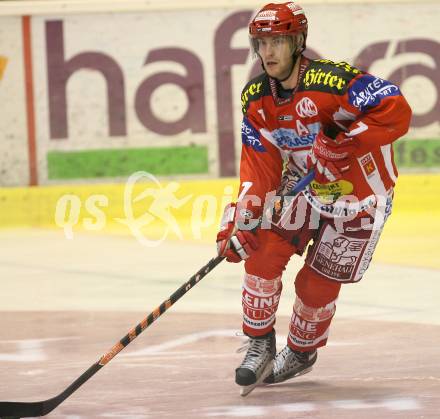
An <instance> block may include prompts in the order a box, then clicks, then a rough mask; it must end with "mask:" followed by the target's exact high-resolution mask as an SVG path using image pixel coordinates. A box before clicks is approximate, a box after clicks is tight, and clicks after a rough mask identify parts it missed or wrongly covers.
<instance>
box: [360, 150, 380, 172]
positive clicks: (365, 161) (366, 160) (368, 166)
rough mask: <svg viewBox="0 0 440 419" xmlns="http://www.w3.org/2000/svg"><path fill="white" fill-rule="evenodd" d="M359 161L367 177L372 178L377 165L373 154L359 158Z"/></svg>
mask: <svg viewBox="0 0 440 419" xmlns="http://www.w3.org/2000/svg"><path fill="white" fill-rule="evenodd" d="M359 161H360V163H361V166H362V170H363V171H364V173H365V175H366V176H367V177H369V176H371V175H372V174H373V173H374V172H375V171H376V170H377V168H376V164H375V163H374V159H373V156H372V154H371V153H368V154H366V155H365V156H362V157H360V158H359Z"/></svg>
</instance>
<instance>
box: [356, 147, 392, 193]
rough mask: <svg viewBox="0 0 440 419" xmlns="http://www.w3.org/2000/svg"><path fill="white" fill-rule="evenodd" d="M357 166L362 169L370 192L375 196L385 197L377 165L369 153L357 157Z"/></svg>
mask: <svg viewBox="0 0 440 419" xmlns="http://www.w3.org/2000/svg"><path fill="white" fill-rule="evenodd" d="M357 160H358V162H359V166H360V167H361V169H362V173H363V174H364V177H365V180H366V181H367V183H368V185H370V188H371V190H372V191H373V193H374V194H375V195H379V196H387V191H386V189H385V185H384V183H383V181H382V178H381V176H380V173H379V170H378V167H377V163H376V161H375V160H374V158H373V155H372V154H371V153H367V154H364V155H363V156H361V157H358V159H357Z"/></svg>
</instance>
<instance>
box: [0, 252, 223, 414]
mask: <svg viewBox="0 0 440 419" xmlns="http://www.w3.org/2000/svg"><path fill="white" fill-rule="evenodd" d="M223 259H224V258H223V257H222V256H217V257H215V258H213V259H211V260H210V261H209V262H208V263H207V264H206V265H205V266H203V268H201V269H200V270H199V271H198V272H197V273H196V274H195V275H193V276H192V277H191V278H190V279H189V280H188V281H187V282H185V283H184V284H183V285H182V286H181V287H180V288H179V289H178V290H176V291H175V292H174V293H173V294H172V295H171V296H170V298H169V299H168V300H165V301H164V302H163V303H162V304H161V305H160V306H158V307H157V308H156V309H155V310H153V311H152V312H151V313H150V314H149V315H148V316H147V317H145V318H144V319H143V320H142V321H141V322H140V323H139V324H138V325H137V326H136V327H134V328H133V329H131V330H130V331H129V332H128V334H127V335H125V336H124V337H123V338H122V339H121V340H120V341H119V342H118V343H117V344H116V345H114V346H113V347H112V348H111V349H110V350H109V351H108V352H107V353H106V354H105V355H103V356H102V357H101V358H100V359H99V361H97V362H96V363H95V364H93V365H92V366H91V367H90V368H89V369H88V370H87V371H85V372H84V373H83V374H82V375H81V376H79V377H78V378H77V379H76V380H75V381H74V382H73V383H72V384H70V386H69V387H67V388H66V389H65V390H64V391H63V392H61V393H60V394H58V396H55V397H53V398H51V399H48V400H43V401H40V402H0V418H1V419H19V418H27V417H35V416H45V415H47V414H48V413H50V412H51V411H52V410H54V409H55V408H56V407H57V406H58V405H59V404H60V403H62V402H63V401H64V400H66V399H67V398H68V397H69V396H70V395H71V394H72V393H73V392H75V391H76V390H77V389H78V388H79V387H81V386H82V385H83V384H84V383H85V382H86V381H87V380H89V379H90V378H91V377H93V376H94V375H95V374H96V373H97V372H98V371H99V370H100V369H101V368H102V367H103V366H104V365H106V364H108V363H109V362H110V361H111V360H112V359H113V358H114V357H115V356H116V355H117V354H118V353H119V352H121V351H122V349H124V348H125V347H126V346H128V345H129V344H130V343H131V342H133V340H134V339H136V338H137V337H138V336H139V335H140V334H141V333H142V332H143V331H144V330H145V329H146V328H147V327H148V326H150V325H151V324H152V323H153V322H154V321H155V320H157V319H158V318H159V317H160V316H161V315H162V314H163V313H165V311H167V310H168V309H169V308H170V307H171V306H172V305H173V304H174V303H175V302H176V301H177V300H179V299H180V298H181V297H183V296H184V295H185V294H186V293H187V292H188V291H189V290H190V289H191V288H192V287H194V285H196V284H197V283H198V282H199V281H201V280H202V278H204V277H205V276H206V275H207V274H208V273H209V272H211V271H212V270H213V269H214V268H215V267H216V266H217V265H218V264H219V263H220V262H221V261H222V260H223Z"/></svg>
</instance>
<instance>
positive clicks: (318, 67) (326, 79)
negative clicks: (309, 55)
mask: <svg viewBox="0 0 440 419" xmlns="http://www.w3.org/2000/svg"><path fill="white" fill-rule="evenodd" d="M360 73H361V71H360V70H358V69H357V68H355V67H352V66H351V65H349V64H347V63H346V62H345V61H343V62H340V63H335V62H333V61H330V60H316V61H312V64H311V66H310V67H309V70H307V71H306V73H305V75H304V77H303V79H302V81H301V86H300V89H299V91H304V90H309V91H310V90H315V91H319V92H325V93H332V94H335V95H343V94H344V93H345V91H346V90H347V86H348V83H349V82H350V80H352V79H353V78H354V77H355V76H356V75H358V74H360Z"/></svg>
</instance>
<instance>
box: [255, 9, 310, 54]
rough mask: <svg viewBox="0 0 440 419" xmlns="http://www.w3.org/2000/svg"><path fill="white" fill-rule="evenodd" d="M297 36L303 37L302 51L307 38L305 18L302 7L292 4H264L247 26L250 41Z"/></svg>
mask: <svg viewBox="0 0 440 419" xmlns="http://www.w3.org/2000/svg"><path fill="white" fill-rule="evenodd" d="M299 34H302V35H303V36H304V44H303V50H304V49H305V46H306V38H307V18H306V15H305V14H304V10H303V9H302V7H301V6H300V5H299V4H296V3H293V2H286V3H269V4H266V6H264V7H263V8H262V9H261V10H260V11H259V12H258V13H257V15H256V16H255V17H254V18H253V19H252V21H251V23H250V24H249V35H250V37H251V39H255V38H260V37H263V36H279V35H299Z"/></svg>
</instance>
